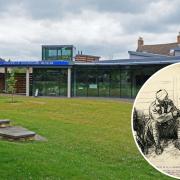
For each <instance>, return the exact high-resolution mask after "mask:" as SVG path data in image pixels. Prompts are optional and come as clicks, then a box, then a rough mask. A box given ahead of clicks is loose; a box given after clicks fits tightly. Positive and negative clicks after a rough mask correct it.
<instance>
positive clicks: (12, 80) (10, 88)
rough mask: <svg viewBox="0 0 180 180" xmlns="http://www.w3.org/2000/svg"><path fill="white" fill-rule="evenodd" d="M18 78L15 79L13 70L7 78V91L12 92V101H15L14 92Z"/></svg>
mask: <svg viewBox="0 0 180 180" xmlns="http://www.w3.org/2000/svg"><path fill="white" fill-rule="evenodd" d="M16 81H17V80H16V79H15V73H14V72H11V73H10V74H9V77H8V79H7V91H8V92H9V93H11V102H12V103H13V102H14V93H15V90H16V88H15V86H16Z"/></svg>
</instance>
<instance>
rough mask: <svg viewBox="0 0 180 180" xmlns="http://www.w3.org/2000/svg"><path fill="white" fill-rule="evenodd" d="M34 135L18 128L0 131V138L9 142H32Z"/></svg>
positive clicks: (6, 128)
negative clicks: (9, 140)
mask: <svg viewBox="0 0 180 180" xmlns="http://www.w3.org/2000/svg"><path fill="white" fill-rule="evenodd" d="M35 135H36V133H35V132H33V131H29V130H28V129H26V128H23V127H19V126H12V127H5V128H1V129H0V136H1V137H3V138H7V139H11V140H33V139H34V137H35Z"/></svg>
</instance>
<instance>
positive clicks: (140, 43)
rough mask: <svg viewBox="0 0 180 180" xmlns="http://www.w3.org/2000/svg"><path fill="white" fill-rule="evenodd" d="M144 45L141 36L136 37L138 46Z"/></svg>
mask: <svg viewBox="0 0 180 180" xmlns="http://www.w3.org/2000/svg"><path fill="white" fill-rule="evenodd" d="M143 45H144V40H143V38H142V37H139V39H138V48H139V47H141V46H143Z"/></svg>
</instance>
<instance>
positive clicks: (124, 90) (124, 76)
mask: <svg viewBox="0 0 180 180" xmlns="http://www.w3.org/2000/svg"><path fill="white" fill-rule="evenodd" d="M131 85H132V84H131V72H130V70H121V97H128V98H131Z"/></svg>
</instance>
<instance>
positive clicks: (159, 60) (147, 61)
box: [0, 56, 180, 67]
mask: <svg viewBox="0 0 180 180" xmlns="http://www.w3.org/2000/svg"><path fill="white" fill-rule="evenodd" d="M178 62H180V56H176V57H175V56H174V57H156V58H154V57H148V58H144V59H142V58H141V59H117V60H104V61H95V62H78V61H69V60H53V61H49V60H46V61H26V60H18V61H10V62H8V61H0V67H61V66H62V67H64V66H76V65H83V66H87V65H92V66H93V65H98V66H104V65H121V66H123V65H128V66H131V65H153V64H156V65H157V64H173V63H178Z"/></svg>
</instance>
